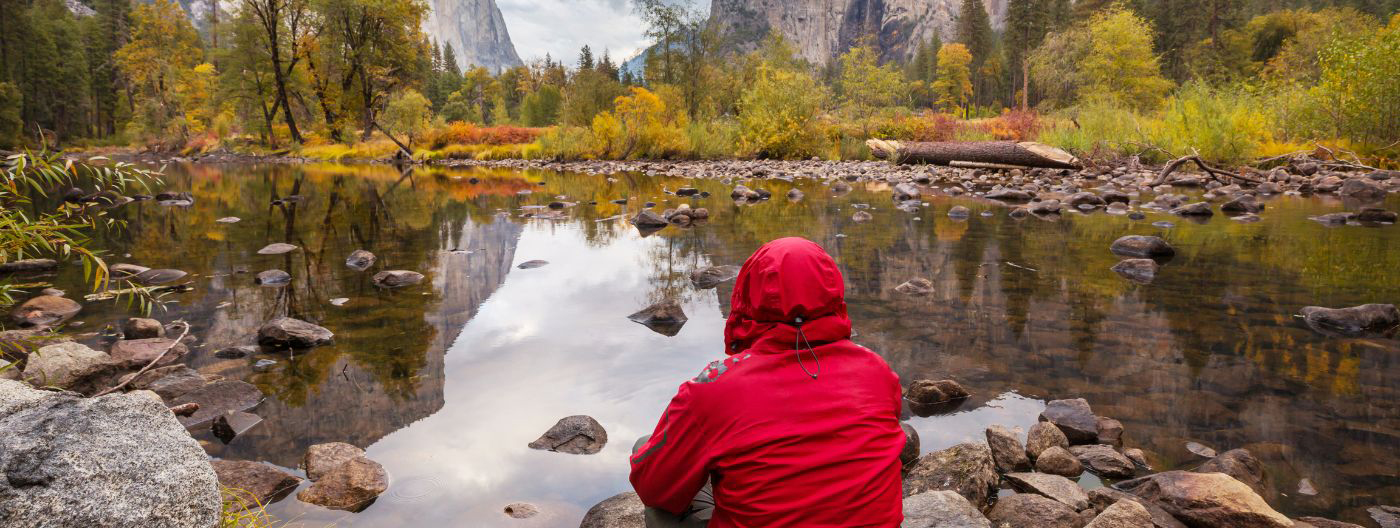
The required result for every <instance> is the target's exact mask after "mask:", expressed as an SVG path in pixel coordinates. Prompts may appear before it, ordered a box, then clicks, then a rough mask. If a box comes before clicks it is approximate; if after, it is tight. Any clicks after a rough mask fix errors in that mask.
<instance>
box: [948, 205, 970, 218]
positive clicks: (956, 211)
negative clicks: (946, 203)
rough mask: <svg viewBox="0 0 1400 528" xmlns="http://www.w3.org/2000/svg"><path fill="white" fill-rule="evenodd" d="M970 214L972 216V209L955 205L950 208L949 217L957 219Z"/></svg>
mask: <svg viewBox="0 0 1400 528" xmlns="http://www.w3.org/2000/svg"><path fill="white" fill-rule="evenodd" d="M969 216H972V211H971V210H970V209H968V208H966V207H963V206H961V205H954V206H953V207H952V208H950V209H948V218H955V219H957V218H967V217H969Z"/></svg>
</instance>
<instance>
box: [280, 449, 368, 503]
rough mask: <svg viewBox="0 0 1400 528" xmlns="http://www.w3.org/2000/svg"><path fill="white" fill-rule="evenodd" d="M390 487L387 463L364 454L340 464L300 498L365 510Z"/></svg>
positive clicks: (300, 495) (305, 490) (298, 495)
mask: <svg viewBox="0 0 1400 528" xmlns="http://www.w3.org/2000/svg"><path fill="white" fill-rule="evenodd" d="M387 489H389V473H388V472H386V471H384V466H381V465H379V463H378V462H375V461H373V460H370V459H368V458H365V457H363V456H359V457H355V458H352V459H350V460H347V461H345V462H344V463H341V464H340V465H339V466H336V467H335V468H334V469H332V470H330V472H328V473H326V474H325V475H323V476H321V478H320V479H318V480H316V482H315V483H313V484H311V486H310V487H308V488H306V489H304V490H301V492H300V493H297V500H300V501H302V502H309V503H311V504H315V505H318V506H323V507H326V508H330V509H332V510H344V511H351V512H358V511H363V510H364V509H365V508H368V507H369V505H370V504H373V503H374V499H376V498H378V497H379V494H380V493H384V490H387Z"/></svg>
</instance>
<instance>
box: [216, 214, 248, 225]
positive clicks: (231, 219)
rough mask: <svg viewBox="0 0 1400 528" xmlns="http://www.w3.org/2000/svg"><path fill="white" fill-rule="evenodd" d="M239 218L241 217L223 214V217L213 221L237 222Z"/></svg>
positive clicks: (222, 222) (221, 222)
mask: <svg viewBox="0 0 1400 528" xmlns="http://www.w3.org/2000/svg"><path fill="white" fill-rule="evenodd" d="M239 220H242V219H241V218H238V217H237V216H225V217H223V218H220V219H218V220H215V222H218V223H220V224H236V223H238V221H239Z"/></svg>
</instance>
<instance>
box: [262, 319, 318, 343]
mask: <svg viewBox="0 0 1400 528" xmlns="http://www.w3.org/2000/svg"><path fill="white" fill-rule="evenodd" d="M334 339H335V334H332V333H331V331H330V330H326V329H325V328H321V327H319V326H316V325H314V324H311V323H308V322H306V321H302V320H300V319H292V318H291V317H280V318H277V319H273V320H272V321H269V322H267V323H266V324H264V325H262V327H261V328H258V344H259V345H262V346H265V347H268V348H275V349H282V348H311V347H315V346H320V345H326V344H330V343H331V342H332V341H333V340H334Z"/></svg>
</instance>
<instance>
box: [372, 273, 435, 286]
mask: <svg viewBox="0 0 1400 528" xmlns="http://www.w3.org/2000/svg"><path fill="white" fill-rule="evenodd" d="M371 280H372V281H374V285H375V286H379V287H380V288H403V287H405V286H412V285H414V284H418V283H419V282H422V281H423V274H422V273H418V272H416V271H408V270H386V271H381V272H379V273H375V274H374V278H373V279H371Z"/></svg>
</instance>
